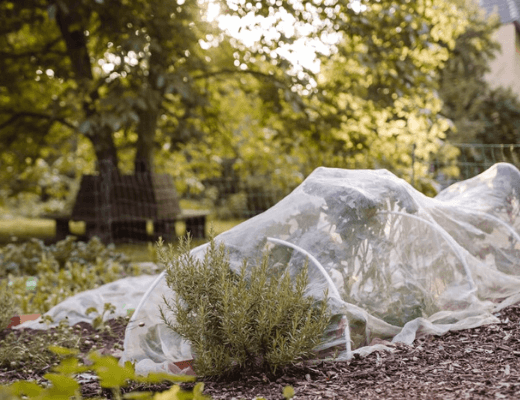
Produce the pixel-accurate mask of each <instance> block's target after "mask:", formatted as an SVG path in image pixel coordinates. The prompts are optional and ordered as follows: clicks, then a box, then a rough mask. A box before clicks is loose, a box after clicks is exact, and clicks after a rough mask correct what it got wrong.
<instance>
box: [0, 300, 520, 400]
mask: <svg viewBox="0 0 520 400" xmlns="http://www.w3.org/2000/svg"><path fill="white" fill-rule="evenodd" d="M497 317H498V318H499V319H500V321H501V323H500V324H494V325H488V326H484V327H480V328H475V329H469V330H463V331H458V332H450V333H448V334H446V335H444V336H441V337H436V336H426V337H422V338H420V339H418V340H416V341H415V342H414V344H413V345H412V346H406V345H399V344H398V345H393V347H394V349H395V351H394V352H393V353H387V352H376V353H373V354H371V355H370V356H368V357H366V358H355V359H353V360H351V361H348V362H319V363H311V364H305V365H304V364H299V365H296V366H293V367H291V368H287V369H286V370H284V371H281V373H280V375H279V376H267V375H263V374H259V375H257V376H243V377H238V379H235V380H226V381H214V380H202V381H204V383H205V393H206V394H209V395H211V396H212V397H213V399H215V400H216V399H229V400H231V399H233V398H236V399H254V398H255V397H256V396H262V397H264V398H266V399H283V396H282V390H283V388H284V387H285V386H287V385H291V386H293V387H294V390H295V393H296V396H295V397H294V399H302V400H303V399H305V400H311V399H313V400H314V399H346V398H348V399H381V398H384V399H405V398H410V399H412V398H413V399H419V398H420V399H464V398H471V399H490V398H499V399H517V398H519V397H520V305H514V306H511V307H509V308H507V309H504V310H502V311H501V312H500V313H499V314H497ZM126 323H127V321H126V320H125V319H123V318H119V319H116V320H110V321H109V322H108V323H107V325H108V326H109V327H110V330H111V332H112V333H113V334H110V333H109V332H99V331H97V330H95V329H93V328H92V327H91V326H90V325H89V324H87V323H80V324H77V325H76V326H75V327H74V330H75V331H76V332H80V333H81V340H80V342H79V343H78V348H79V350H80V352H81V354H80V359H85V355H86V354H87V353H88V352H89V351H90V350H92V348H93V346H95V348H96V349H97V350H99V351H100V352H101V353H102V354H111V355H113V356H115V357H120V355H121V351H120V350H117V349H116V348H117V347H120V346H121V345H122V343H123V338H124V332H125V327H126ZM9 332H13V333H14V334H15V335H17V336H18V337H20V338H23V337H30V338H31V339H32V340H35V338H37V337H38V336H39V335H44V334H45V332H46V331H36V330H34V331H33V330H28V329H25V330H13V331H11V330H10V329H6V330H4V331H3V332H0V340H2V339H4V338H5V337H6V335H7V334H8V333H9ZM51 332H52V330H51ZM85 360H86V359H85ZM50 369H51V366H50V365H49V366H46V367H45V368H43V369H41V370H32V369H30V365H19V366H17V367H16V368H5V367H4V368H0V384H8V383H11V382H14V381H17V380H21V379H34V380H35V381H37V382H41V381H43V378H41V376H42V375H43V374H45V373H47V372H49V370H50ZM24 371H25V372H24ZM29 371H30V372H29ZM169 386H170V385H169V384H162V385H155V386H150V385H147V386H146V387H145V386H144V385H143V384H138V383H133V384H131V385H130V386H129V387H127V388H125V389H124V392H130V391H136V390H139V389H140V388H142V389H143V390H144V389H146V390H154V391H164V390H166V389H168V388H169ZM81 387H82V395H83V396H84V397H104V398H111V392H110V391H107V390H104V389H101V388H100V386H99V384H98V382H97V381H96V380H88V379H84V380H83V381H82V382H81Z"/></svg>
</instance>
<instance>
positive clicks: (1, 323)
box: [0, 281, 16, 331]
mask: <svg viewBox="0 0 520 400" xmlns="http://www.w3.org/2000/svg"><path fill="white" fill-rule="evenodd" d="M15 314H16V307H15V302H14V300H13V297H12V295H11V294H10V293H9V289H8V287H7V281H0V331H3V330H4V329H5V328H7V326H8V325H9V323H10V321H11V318H12V317H13V316H14V315H15Z"/></svg>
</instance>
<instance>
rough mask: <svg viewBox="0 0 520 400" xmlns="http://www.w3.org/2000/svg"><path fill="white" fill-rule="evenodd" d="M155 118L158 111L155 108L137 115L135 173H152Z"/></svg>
mask: <svg viewBox="0 0 520 400" xmlns="http://www.w3.org/2000/svg"><path fill="white" fill-rule="evenodd" d="M157 118H158V111H157V109H156V108H155V107H154V109H148V110H146V111H143V112H140V113H139V125H138V126H137V134H138V139H137V152H136V154H135V160H134V171H135V173H141V172H149V173H152V172H153V151H154V139H155V130H156V129H157Z"/></svg>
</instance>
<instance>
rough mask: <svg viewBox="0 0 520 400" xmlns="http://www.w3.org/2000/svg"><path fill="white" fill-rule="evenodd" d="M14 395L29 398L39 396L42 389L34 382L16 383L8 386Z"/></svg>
mask: <svg viewBox="0 0 520 400" xmlns="http://www.w3.org/2000/svg"><path fill="white" fill-rule="evenodd" d="M8 387H9V388H10V389H11V391H12V392H13V394H14V395H16V396H22V395H25V396H27V397H29V398H32V397H36V396H39V395H40V393H41V392H42V391H43V388H42V387H40V386H38V385H37V384H36V383H34V382H27V381H18V382H15V383H13V384H11V385H9V386H8Z"/></svg>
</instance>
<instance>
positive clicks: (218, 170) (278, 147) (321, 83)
mask: <svg viewBox="0 0 520 400" xmlns="http://www.w3.org/2000/svg"><path fill="white" fill-rule="evenodd" d="M217 11H218V12H219V13H218V15H219V17H218V18H217V17H216V16H217ZM0 17H1V18H2V21H4V22H3V26H2V29H1V30H0V55H1V57H0V66H1V68H2V71H3V74H2V76H1V77H0V162H1V163H2V165H3V166H5V167H4V168H2V169H1V171H0V190H1V192H2V196H0V198H2V199H13V198H17V199H18V203H17V202H16V201H14V200H13V201H11V202H8V201H7V200H2V201H3V203H4V206H5V205H6V202H7V203H8V204H9V205H11V206H12V205H14V206H16V205H17V204H18V205H20V204H21V203H20V201H21V202H22V204H23V203H27V202H28V201H47V202H48V204H49V206H50V208H54V209H61V208H62V207H63V203H64V202H66V201H69V202H70V201H71V200H72V199H73V193H74V190H75V188H76V187H77V181H78V177H79V175H80V174H81V173H92V172H93V171H95V170H96V168H97V169H99V167H100V165H105V164H103V163H102V162H101V163H100V161H108V162H109V164H112V165H114V166H116V167H117V168H118V169H119V170H120V171H121V172H124V173H128V172H131V171H132V170H135V171H143V170H156V171H166V172H168V173H170V174H172V175H173V176H174V177H175V178H176V183H177V185H178V189H179V190H180V191H181V193H183V194H184V193H191V194H201V195H202V196H203V197H204V198H205V199H209V200H210V201H212V202H213V204H214V205H216V206H218V205H219V204H222V203H225V202H226V201H227V200H228V196H230V195H233V196H234V201H243V196H244V195H247V193H248V192H249V191H255V190H257V191H258V190H261V188H262V187H265V186H266V183H268V185H269V187H271V188H273V189H275V190H274V197H277V196H280V195H283V194H284V193H286V192H287V190H289V189H291V188H293V187H295V185H297V184H298V183H299V182H301V181H302V179H303V177H304V176H306V175H307V174H308V173H309V172H310V171H312V170H313V169H314V168H315V167H317V166H320V165H324V166H331V167H345V168H388V169H390V170H392V171H393V172H394V173H396V174H397V175H399V176H402V177H403V178H405V179H408V180H410V179H411V175H413V176H414V178H415V184H416V185H417V187H418V188H419V189H421V190H423V191H425V192H429V193H432V186H431V182H429V181H428V179H427V178H426V173H427V168H428V167H427V163H426V162H425V163H424V164H421V163H417V164H414V165H415V170H414V171H413V172H412V173H411V168H412V163H413V159H412V155H411V154H412V150H411V149H412V148H415V157H416V159H417V160H419V161H420V160H428V159H429V157H430V155H431V154H435V153H436V152H438V151H439V149H440V148H441V146H442V148H443V149H444V150H443V152H444V154H443V157H444V158H446V159H448V160H449V159H454V158H456V156H457V151H456V150H454V149H450V148H449V146H446V145H445V143H444V142H445V141H446V140H447V139H448V140H449V141H452V142H467V141H472V142H478V143H480V142H482V143H495V142H497V141H500V142H502V143H504V142H516V139H517V138H518V123H517V120H518V118H517V116H518V113H519V112H520V111H519V110H520V106H519V103H518V100H517V99H516V98H515V96H513V95H512V94H511V93H509V92H507V91H505V90H502V89H490V88H489V87H488V86H487V85H486V84H485V83H484V80H483V76H484V73H485V71H486V70H487V68H488V67H487V65H488V61H489V59H490V58H492V57H493V54H494V52H496V50H497V44H496V43H495V42H494V41H493V38H492V33H493V31H494V30H495V29H496V28H497V27H498V25H499V23H498V22H497V20H496V19H495V20H493V19H491V20H488V19H486V18H484V16H483V15H482V14H481V13H479V12H478V10H477V8H476V6H475V4H474V3H473V2H472V1H470V0H468V1H465V0H454V1H448V0H445V1H433V0H419V1H416V2H412V1H408V0H380V1H368V0H360V1H345V0H327V1H306V0H303V1H300V0H299V1H296V0H292V1H287V2H276V1H274V0H262V1H258V2H248V1H240V2H239V1H233V0H229V1H224V0H221V1H218V0H211V1H210V0H139V1H135V2H127V1H126V0H116V1H106V0H82V1H80V2H76V1H74V2H73V1H72V0H50V1H46V0H37V1H33V2H24V1H12V0H2V1H0ZM240 18H242V21H243V22H242V23H241V28H240V30H239V29H238V28H237V27H238V25H239V19H240ZM260 29H262V30H260ZM298 49H299V50H298ZM312 54H314V55H315V57H314V58H312V57H307V59H308V60H307V61H305V60H304V58H305V57H304V55H305V56H309V55H312ZM443 143H444V146H443ZM414 146H415V147H414ZM96 161H97V163H96ZM448 172H449V173H453V172H454V171H448ZM219 176H227V177H230V178H232V179H234V180H235V181H236V182H238V183H239V185H237V186H238V187H237V188H235V189H234V190H232V191H231V192H230V191H229V190H228V193H223V192H224V190H223V188H222V187H219V186H218V185H215V184H214V183H215V181H214V179H215V177H219ZM212 179H213V181H212ZM212 183H213V184H212ZM276 193H278V195H277V194H276ZM71 194H72V195H71ZM241 196H242V197H241ZM272 196H273V195H272ZM49 200H55V202H54V203H51V202H49ZM56 200H59V201H57V202H56ZM246 201H251V200H249V199H246ZM0 206H1V205H0Z"/></svg>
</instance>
